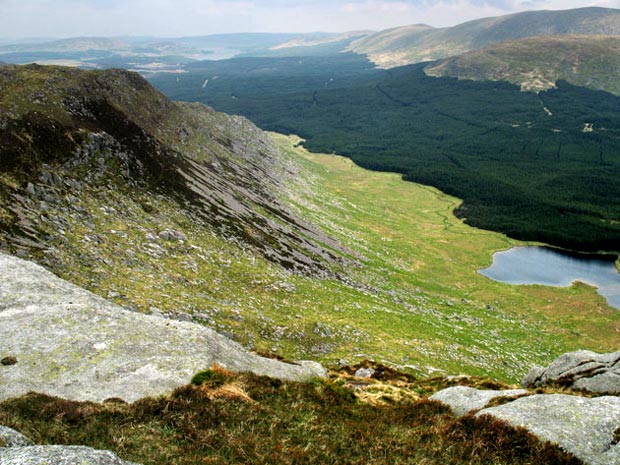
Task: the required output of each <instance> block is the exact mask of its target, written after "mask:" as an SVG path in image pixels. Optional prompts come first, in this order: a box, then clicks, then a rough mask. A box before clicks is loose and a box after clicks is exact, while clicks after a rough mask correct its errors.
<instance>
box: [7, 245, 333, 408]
mask: <svg viewBox="0 0 620 465" xmlns="http://www.w3.org/2000/svg"><path fill="white" fill-rule="evenodd" d="M0 276H2V279H0V341H1V343H0V357H2V356H4V355H7V354H8V355H11V356H15V357H17V359H18V360H19V363H17V364H16V365H11V366H0V400H1V399H7V398H10V397H17V396H20V395H23V394H26V393H27V392H29V391H36V392H43V393H46V394H49V395H54V396H58V397H63V398H66V399H71V400H91V401H98V402H100V401H103V400H105V399H107V398H111V397H120V398H123V399H125V400H126V401H129V402H133V401H135V400H137V399H140V398H142V397H146V396H157V395H161V394H165V393H168V392H170V391H172V390H173V389H175V388H176V387H178V386H181V385H184V384H187V383H188V382H189V381H190V379H191V377H192V376H193V375H194V374H195V373H196V372H197V371H200V370H203V369H206V368H209V367H210V366H211V365H212V364H213V363H214V362H217V363H218V364H220V365H222V366H224V367H226V368H227V369H229V370H232V371H237V372H243V371H250V372H253V373H256V374H259V375H266V376H270V377H274V378H280V379H286V380H293V381H305V380H308V379H311V378H315V377H325V376H326V371H325V369H324V368H323V367H322V366H321V365H319V364H318V363H315V362H301V363H300V364H287V363H282V362H279V361H277V360H273V359H267V358H264V357H259V356H257V355H255V354H251V353H249V352H248V351H246V350H245V349H244V348H243V347H242V346H241V345H239V344H237V343H236V342H234V341H231V340H230V339H228V338H226V337H224V336H222V335H220V334H218V333H216V332H215V331H213V330H211V329H209V328H206V327H204V326H202V325H199V324H196V323H191V322H184V321H175V320H167V319H161V318H155V317H152V316H150V315H143V314H139V313H135V312H129V311H126V310H124V309H123V308H121V307H119V306H117V305H115V304H113V303H111V302H108V301H106V300H104V299H103V298H101V297H98V296H96V295H94V294H92V293H90V292H88V291H86V290H84V289H82V288H79V287H77V286H75V285H73V284H70V283H68V282H67V281H64V280H62V279H60V278H58V277H56V276H54V275H53V274H51V273H50V272H48V271H47V270H45V269H44V268H42V267H40V266H38V265H36V264H34V263H31V262H27V261H24V260H21V259H19V258H16V257H13V256H10V255H5V254H2V253H0Z"/></svg>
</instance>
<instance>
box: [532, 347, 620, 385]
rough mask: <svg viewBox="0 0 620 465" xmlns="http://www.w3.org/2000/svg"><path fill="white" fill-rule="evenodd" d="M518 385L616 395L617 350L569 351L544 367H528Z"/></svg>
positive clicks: (619, 355) (619, 377)
mask: <svg viewBox="0 0 620 465" xmlns="http://www.w3.org/2000/svg"><path fill="white" fill-rule="evenodd" d="M522 384H523V387H538V386H544V385H549V384H552V385H560V386H567V387H570V388H573V389H579V390H583V391H587V392H594V393H598V394H614V395H616V394H620V352H613V353H609V354H598V353H596V352H591V351H589V350H579V351H577V352H569V353H566V354H563V355H561V356H560V357H558V358H557V359H556V360H554V361H553V363H551V365H549V366H548V367H547V368H541V367H536V368H533V369H532V370H530V372H529V373H528V374H527V375H526V376H525V378H524V379H523V382H522Z"/></svg>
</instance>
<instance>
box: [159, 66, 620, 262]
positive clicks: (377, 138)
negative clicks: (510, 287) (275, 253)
mask: <svg viewBox="0 0 620 465" xmlns="http://www.w3.org/2000/svg"><path fill="white" fill-rule="evenodd" d="M422 68H423V65H413V66H407V67H402V68H396V69H392V70H387V71H386V70H378V69H375V68H373V67H372V65H371V64H370V63H368V62H367V61H366V60H365V59H364V58H362V57H359V56H357V55H351V54H345V55H339V56H337V57H305V58H278V59H259V58H254V59H236V60H227V61H223V62H203V63H197V64H194V65H192V68H191V70H190V72H188V73H186V74H183V75H181V76H170V75H168V76H161V75H160V76H157V77H155V78H154V79H153V83H154V84H155V85H156V86H158V87H159V88H160V89H162V90H163V91H164V92H165V93H166V94H167V95H169V96H170V97H172V98H174V99H182V100H189V101H201V102H204V103H206V104H208V105H211V106H213V107H214V108H216V109H217V110H220V111H225V112H227V113H237V114H243V115H245V116H247V117H248V118H250V119H252V120H253V121H254V122H256V123H257V124H258V125H259V126H261V127H263V128H264V129H269V130H273V131H278V132H284V133H296V134H299V135H300V136H302V137H304V138H305V139H307V142H306V144H305V145H306V147H308V149H310V150H313V151H320V152H328V153H330V152H336V153H340V154H343V155H346V156H349V157H350V158H352V159H353V160H354V161H355V162H356V163H358V164H360V165H361V166H364V167H365V168H369V169H373V170H382V171H394V172H398V173H402V174H403V175H404V178H405V179H407V180H410V181H415V182H419V183H423V184H428V185H432V186H436V187H438V188H439V189H441V190H443V191H445V192H447V193H449V194H452V195H455V196H458V197H460V198H462V199H464V201H465V203H464V205H463V206H462V207H461V208H460V209H459V210H458V211H457V214H458V215H459V216H461V217H463V218H466V219H467V222H468V223H469V224H472V225H475V226H479V227H482V228H486V229H494V230H498V231H502V232H505V233H506V234H508V235H510V236H512V237H515V238H519V239H527V240H540V241H543V242H547V243H550V244H553V245H557V246H562V247H567V248H572V249H575V250H583V251H597V250H606V251H619V250H620V182H619V181H618V179H620V99H619V98H617V97H615V96H613V95H610V94H607V93H604V92H596V91H591V90H588V89H584V88H579V87H575V86H571V85H570V84H568V83H565V82H560V83H558V87H557V89H552V90H549V91H547V92H543V93H541V94H539V95H537V94H533V93H525V92H520V91H519V89H518V88H517V87H516V86H513V85H511V84H507V83H494V82H473V81H458V80H456V79H453V78H430V77H427V76H426V75H425V74H424V72H423V69H422ZM207 80H208V82H207V83H206V85H205V81H207Z"/></svg>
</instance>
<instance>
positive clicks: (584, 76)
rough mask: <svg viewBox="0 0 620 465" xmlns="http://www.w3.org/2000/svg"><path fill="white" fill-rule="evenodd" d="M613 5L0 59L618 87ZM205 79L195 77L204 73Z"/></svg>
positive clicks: (42, 44)
mask: <svg viewBox="0 0 620 465" xmlns="http://www.w3.org/2000/svg"><path fill="white" fill-rule="evenodd" d="M618 37H620V10H618V9H610V8H598V7H589V8H578V9H572V10H564V11H529V12H524V13H516V14H511V15H506V16H500V17H493V18H483V19H478V20H474V21H469V22H466V23H463V24H459V25H457V26H454V27H447V28H434V27H432V26H428V25H425V24H414V25H409V26H404V27H397V28H392V29H387V30H383V31H379V32H373V31H350V32H345V33H342V34H336V33H325V32H317V33H306V34H290V33H288V34H263V33H241V34H219V35H217V34H216V35H206V36H200V37H180V38H158V37H117V38H103V37H81V38H70V39H62V40H52V41H39V42H36V41H32V40H29V41H21V42H19V43H15V44H6V43H4V44H2V45H0V61H3V62H6V63H12V64H24V63H34V62H36V63H39V64H53V65H66V66H74V67H81V68H125V69H129V70H133V71H137V72H139V73H141V74H142V75H143V76H146V77H150V76H153V75H154V74H157V73H162V72H165V73H182V72H187V71H188V70H190V69H193V68H194V67H195V63H196V62H201V61H205V60H220V59H226V58H231V57H243V56H244V57H248V56H250V57H310V56H337V55H339V54H340V53H341V52H345V51H348V52H354V53H357V54H362V55H366V56H367V57H368V59H369V60H370V61H372V62H373V63H375V64H376V65H378V66H379V67H381V68H392V67H397V66H402V65H408V64H414V63H419V62H427V61H429V62H430V61H437V60H440V61H438V62H437V63H433V64H431V65H429V66H428V67H427V68H426V72H427V74H428V75H430V76H452V77H456V78H459V79H473V80H494V81H498V80H503V81H508V82H512V83H515V84H518V85H520V86H521V87H522V89H523V90H530V91H539V90H543V89H548V88H551V87H553V86H554V85H555V83H556V82H557V81H558V80H565V81H567V82H570V83H572V84H574V85H577V86H584V87H588V88H592V89H596V90H604V91H607V92H611V93H616V94H618V93H619V92H620V84H619V83H618V80H617V72H616V70H617V69H618V63H619V61H620V57H619V55H618V51H619V50H620V48H619V41H618ZM203 81H204V79H203Z"/></svg>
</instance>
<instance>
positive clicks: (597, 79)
mask: <svg viewBox="0 0 620 465" xmlns="http://www.w3.org/2000/svg"><path fill="white" fill-rule="evenodd" d="M619 67H620V37H615V36H556V37H534V38H527V39H521V40H517V41H510V42H502V43H499V44H496V45H493V46H491V47H488V48H485V49H482V50H477V51H472V52H468V53H465V54H463V55H459V56H456V57H453V58H448V59H446V60H441V61H439V62H438V63H434V64H431V65H429V66H427V67H426V68H425V72H426V74H428V75H429V76H451V77H456V78H459V79H473V80H478V81H484V80H489V81H508V82H512V83H513V84H517V85H520V86H521V89H523V90H530V91H541V90H546V89H549V88H552V87H554V86H555V83H556V82H557V81H559V80H563V81H567V82H570V83H571V84H573V85H576V86H581V87H588V88H590V89H595V90H604V91H606V92H610V93H612V94H616V95H619V94H620V84H619V82H618V68H619Z"/></svg>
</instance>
